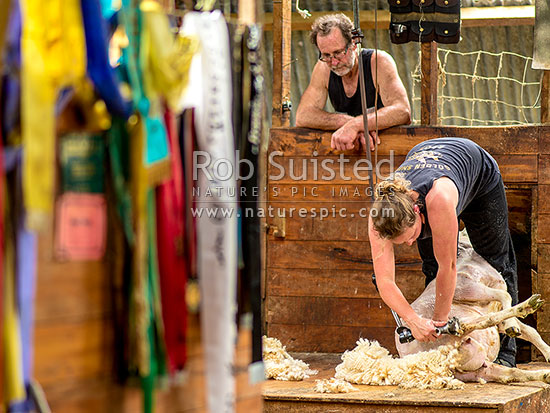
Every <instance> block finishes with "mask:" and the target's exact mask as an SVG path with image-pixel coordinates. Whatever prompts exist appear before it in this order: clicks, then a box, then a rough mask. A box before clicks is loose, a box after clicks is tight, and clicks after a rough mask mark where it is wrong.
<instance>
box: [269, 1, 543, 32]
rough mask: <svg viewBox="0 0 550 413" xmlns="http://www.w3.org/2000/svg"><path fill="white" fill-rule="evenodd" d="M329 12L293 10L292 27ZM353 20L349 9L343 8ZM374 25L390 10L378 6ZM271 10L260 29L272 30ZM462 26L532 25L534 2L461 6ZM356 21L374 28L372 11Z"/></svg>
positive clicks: (305, 26) (385, 22)
mask: <svg viewBox="0 0 550 413" xmlns="http://www.w3.org/2000/svg"><path fill="white" fill-rule="evenodd" d="M327 13H329V12H312V13H311V17H309V18H307V19H304V18H303V17H302V16H300V15H299V14H298V13H297V12H294V13H292V30H310V29H311V24H312V23H313V22H314V21H315V19H316V18H317V17H319V16H322V15H324V14H327ZM342 13H344V14H346V15H347V16H349V17H350V18H351V19H352V20H353V13H352V12H351V11H343V12H342ZM377 15H378V16H377V17H378V28H379V29H387V28H388V27H389V24H390V12H389V11H388V10H378V12H377ZM274 16H275V13H265V15H264V30H266V31H272V30H273V21H274V20H273V18H274ZM460 17H461V20H462V27H485V26H532V25H533V24H535V6H498V7H463V8H461V9H460ZM359 22H360V24H361V28H362V29H363V30H366V29H374V27H375V18H374V11H371V10H364V11H360V13H359Z"/></svg>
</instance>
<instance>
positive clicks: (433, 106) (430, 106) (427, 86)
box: [420, 42, 439, 125]
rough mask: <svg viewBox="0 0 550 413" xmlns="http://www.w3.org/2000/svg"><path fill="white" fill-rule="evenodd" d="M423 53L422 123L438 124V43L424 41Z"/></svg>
mask: <svg viewBox="0 0 550 413" xmlns="http://www.w3.org/2000/svg"><path fill="white" fill-rule="evenodd" d="M421 53H422V55H421V70H422V82H421V88H422V90H421V92H420V96H421V98H420V101H421V108H420V121H421V123H422V125H437V123H438V121H437V77H438V75H439V73H438V72H439V68H438V64H437V43H436V42H430V43H422V46H421Z"/></svg>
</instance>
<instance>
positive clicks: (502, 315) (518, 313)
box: [459, 294, 544, 335]
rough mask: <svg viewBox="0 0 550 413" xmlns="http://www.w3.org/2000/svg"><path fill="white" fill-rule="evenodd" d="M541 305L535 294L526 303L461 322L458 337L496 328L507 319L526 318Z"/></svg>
mask: <svg viewBox="0 0 550 413" xmlns="http://www.w3.org/2000/svg"><path fill="white" fill-rule="evenodd" d="M543 303H544V301H543V300H541V298H540V294H535V295H533V296H531V298H529V299H527V300H526V301H524V302H522V303H520V304H517V305H515V306H513V307H511V308H508V309H506V310H502V311H498V312H496V313H492V314H487V315H483V316H479V317H475V318H473V319H469V320H466V321H463V322H461V324H460V330H459V335H465V334H468V333H469V332H471V331H474V330H483V329H484V328H489V327H493V326H496V325H498V324H500V323H502V322H503V321H504V320H507V319H509V318H513V317H521V318H523V317H526V316H528V315H529V314H532V313H534V312H535V311H537V310H538V309H539V308H540V307H542V304H543Z"/></svg>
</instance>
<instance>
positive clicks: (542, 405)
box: [262, 353, 550, 413]
mask: <svg viewBox="0 0 550 413" xmlns="http://www.w3.org/2000/svg"><path fill="white" fill-rule="evenodd" d="M292 356H293V357H295V358H297V359H300V360H303V361H305V362H306V363H308V364H309V365H310V368H312V369H314V370H318V371H319V373H318V374H317V375H315V376H312V377H311V378H309V379H306V380H304V381H300V382H283V381H275V380H269V381H267V382H265V383H264V385H263V390H262V394H263V397H264V403H265V404H264V413H279V412H291V413H292V412H301V413H310V412H321V411H338V412H342V413H347V412H350V413H351V412H359V411H361V412H384V413H389V412H396V413H397V412H400V413H402V412H447V413H454V412H467V413H472V412H497V411H498V412H506V413H511V412H516V411H519V410H518V409H520V410H521V411H522V412H529V413H531V412H533V413H534V412H537V413H540V412H543V411H550V385H547V384H544V383H540V382H530V383H515V384H509V385H503V384H497V383H487V384H479V383H466V385H465V388H464V389H461V390H417V389H402V388H399V387H397V386H365V385H354V386H355V387H356V388H357V389H358V391H356V392H351V393H339V394H326V393H325V394H321V393H316V392H315V391H314V388H315V380H318V379H328V378H330V377H333V376H334V368H335V367H336V365H338V364H339V363H340V361H341V360H340V354H323V353H292ZM521 367H522V368H526V369H535V368H539V369H541V368H550V365H549V364H548V363H530V364H528V365H522V366H521Z"/></svg>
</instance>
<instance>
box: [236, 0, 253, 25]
mask: <svg viewBox="0 0 550 413" xmlns="http://www.w3.org/2000/svg"><path fill="white" fill-rule="evenodd" d="M238 10H239V23H241V24H255V23H256V21H257V14H256V1H255V0H239V8H238Z"/></svg>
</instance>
